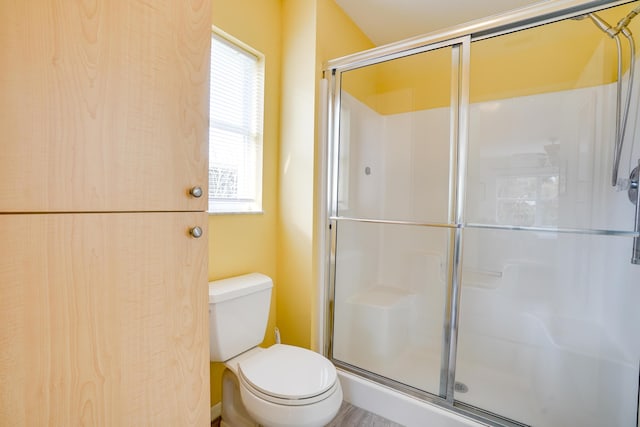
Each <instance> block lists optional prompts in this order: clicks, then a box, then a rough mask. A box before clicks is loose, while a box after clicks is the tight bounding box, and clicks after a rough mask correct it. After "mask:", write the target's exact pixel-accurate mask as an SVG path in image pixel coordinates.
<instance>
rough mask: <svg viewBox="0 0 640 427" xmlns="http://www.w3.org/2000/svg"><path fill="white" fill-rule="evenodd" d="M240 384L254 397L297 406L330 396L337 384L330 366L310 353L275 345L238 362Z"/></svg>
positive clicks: (283, 345)
mask: <svg viewBox="0 0 640 427" xmlns="http://www.w3.org/2000/svg"><path fill="white" fill-rule="evenodd" d="M238 377H239V379H240V382H241V384H242V385H243V386H244V387H246V389H247V390H248V391H250V392H251V393H252V394H254V395H256V396H257V397H259V398H261V399H264V400H266V401H268V402H272V403H275V404H279V405H288V406H298V405H309V404H312V403H316V402H319V401H321V400H324V399H326V398H327V397H329V396H331V395H332V394H333V393H334V392H335V391H336V389H337V388H339V383H338V381H337V373H336V369H335V367H334V366H333V364H332V363H331V362H330V361H329V360H327V359H326V358H324V357H323V356H321V355H320V354H318V353H315V352H313V351H311V350H307V349H304V348H300V347H294V346H289V345H285V344H275V345H273V346H271V347H269V348H268V349H265V350H264V351H261V352H259V353H256V354H255V355H253V356H251V357H249V358H247V359H246V360H242V361H240V362H239V363H238Z"/></svg>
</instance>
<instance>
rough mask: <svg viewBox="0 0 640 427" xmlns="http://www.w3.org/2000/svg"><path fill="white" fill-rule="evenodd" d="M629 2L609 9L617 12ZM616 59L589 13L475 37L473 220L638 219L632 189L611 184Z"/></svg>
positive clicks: (572, 222)
mask: <svg viewBox="0 0 640 427" xmlns="http://www.w3.org/2000/svg"><path fill="white" fill-rule="evenodd" d="M631 7H632V5H625V6H624V7H623V6H620V7H617V8H613V9H611V10H609V11H604V12H602V16H603V18H606V19H610V20H612V21H614V22H617V20H618V19H620V16H624V14H625V13H626V12H627V11H628V10H630V8H631ZM616 17H617V18H616ZM633 25H635V26H637V27H638V28H639V29H640V21H638V22H637V23H633ZM632 30H633V28H632ZM616 65H617V53H616V48H615V43H614V42H613V41H612V40H611V39H610V38H609V37H607V36H606V35H605V34H604V33H603V32H602V31H601V30H600V29H598V28H597V27H596V26H595V25H594V24H593V22H592V21H591V20H590V19H582V20H573V19H570V20H565V21H561V22H557V23H554V24H549V25H544V26H541V27H536V28H532V29H528V30H525V31H520V32H517V33H513V34H508V35H504V36H500V37H494V38H490V39H486V40H481V41H477V42H474V43H472V44H471V66H470V78H469V80H470V100H471V104H470V109H469V145H468V148H469V152H468V153H469V155H468V170H467V195H466V222H468V223H472V224H488V225H509V226H527V227H546V228H555V227H557V228H579V229H601V230H621V231H631V230H632V229H633V207H632V206H631V204H629V203H628V202H627V201H625V196H626V192H624V191H618V190H617V189H615V188H613V187H611V185H610V184H609V182H610V180H611V178H610V175H611V168H612V153H613V144H614V139H615V127H616V83H615V68H616ZM626 67H628V63H625V69H626ZM634 108H635V109H636V111H637V108H636V107H634ZM632 113H633V111H632ZM629 139H632V138H631V137H630V138H629ZM632 142H633V141H629V142H628V143H627V148H626V149H625V152H624V153H623V156H624V157H625V158H626V159H628V158H635V157H637V155H636V156H632V155H631V152H630V151H631V147H630V146H631V143H632ZM639 149H640V148H639ZM625 167H626V168H628V165H627V166H625ZM625 173H626V174H627V175H626V176H628V172H627V171H623V172H621V174H622V175H624V174H625Z"/></svg>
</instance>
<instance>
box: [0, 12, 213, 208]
mask: <svg viewBox="0 0 640 427" xmlns="http://www.w3.org/2000/svg"><path fill="white" fill-rule="evenodd" d="M210 3H211V2H210V1H202V0H197V1H196V0H166V1H141V0H96V1H81V0H6V1H5V0H3V1H1V2H0V70H1V71H0V93H1V94H2V96H0V131H1V140H2V145H1V147H2V150H1V152H0V171H1V172H0V173H1V178H2V179H0V212H90V211H91V212H97V211H141V210H144V211H177V210H180V211H185V210H194V211H202V210H206V204H207V201H206V187H207V158H208V156H207V144H206V141H207V133H208V121H209V119H208V102H209V92H208V86H209V83H208V81H209V74H208V73H209V56H210V38H211V11H210V8H211V6H210ZM193 186H200V187H202V189H203V190H204V195H205V196H203V197H200V198H194V197H191V196H189V194H188V192H189V189H190V188H191V187H193Z"/></svg>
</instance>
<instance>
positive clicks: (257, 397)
mask: <svg viewBox="0 0 640 427" xmlns="http://www.w3.org/2000/svg"><path fill="white" fill-rule="evenodd" d="M272 287H273V282H272V280H271V279H270V278H269V277H268V276H265V275H264V274H259V273H252V274H246V275H244V276H238V277H233V278H229V279H224V280H217V281H214V282H209V327H210V344H209V353H210V359H211V360H212V361H214V362H224V364H225V367H226V369H225V370H224V373H223V375H222V422H221V425H222V426H223V427H225V426H226V427H256V426H259V425H261V426H265V427H320V426H324V425H326V424H327V423H329V422H330V421H331V420H332V419H333V417H334V416H335V415H336V414H337V413H338V410H339V409H340V405H341V404H342V388H341V387H340V382H339V380H338V376H337V373H336V369H335V367H334V366H333V364H332V363H331V362H330V361H329V360H328V359H326V358H325V357H323V356H322V355H320V354H318V353H315V352H313V351H311V350H307V349H304V348H301V347H295V346H291V345H285V344H274V345H272V346H271V347H269V348H261V347H258V344H260V343H261V342H262V341H263V338H264V334H265V331H266V327H267V320H268V318H269V306H270V303H271V289H272Z"/></svg>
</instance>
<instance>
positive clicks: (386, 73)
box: [337, 48, 452, 223]
mask: <svg viewBox="0 0 640 427" xmlns="http://www.w3.org/2000/svg"><path fill="white" fill-rule="evenodd" d="M451 57H452V52H451V48H442V49H437V50H434V51H429V52H424V53H419V54H415V55H412V56H409V57H406V58H402V59H397V60H393V61H389V62H384V63H380V64H375V65H371V66H368V67H364V68H359V69H356V70H352V71H347V72H344V73H343V74H342V78H341V79H342V87H341V90H342V91H341V99H340V101H341V109H340V141H339V148H338V156H339V161H338V163H339V164H338V195H337V197H338V213H339V215H341V216H349V217H354V218H376V219H380V218H385V219H394V220H406V221H419V222H436V223H443V222H447V219H448V218H447V215H448V201H449V189H448V186H447V182H448V179H449V151H450V150H449V146H450V136H449V122H450V115H451V111H450V103H451V99H450V98H451V95H450V93H449V88H450V87H451Z"/></svg>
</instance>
